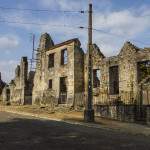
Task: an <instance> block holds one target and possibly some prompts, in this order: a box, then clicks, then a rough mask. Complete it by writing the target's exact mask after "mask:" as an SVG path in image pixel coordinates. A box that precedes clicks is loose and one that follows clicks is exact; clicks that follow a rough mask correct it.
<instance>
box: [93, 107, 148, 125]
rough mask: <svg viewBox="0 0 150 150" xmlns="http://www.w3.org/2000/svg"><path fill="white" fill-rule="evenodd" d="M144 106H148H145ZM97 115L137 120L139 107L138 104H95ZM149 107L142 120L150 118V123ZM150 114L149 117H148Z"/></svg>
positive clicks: (122, 119) (129, 120)
mask: <svg viewBox="0 0 150 150" xmlns="http://www.w3.org/2000/svg"><path fill="white" fill-rule="evenodd" d="M143 107H144V108H145V107H146V106H143ZM94 108H95V115H96V116H99V117H103V118H108V119H114V120H120V121H125V122H136V121H137V118H136V117H137V107H136V105H112V106H110V105H95V106H94ZM146 108H147V112H146V113H147V115H146V114H145V112H144V113H143V114H144V115H143V116H141V117H142V118H141V120H142V121H143V120H146V117H147V120H149V123H150V107H146ZM148 116H149V117H148ZM138 117H139V116H138Z"/></svg>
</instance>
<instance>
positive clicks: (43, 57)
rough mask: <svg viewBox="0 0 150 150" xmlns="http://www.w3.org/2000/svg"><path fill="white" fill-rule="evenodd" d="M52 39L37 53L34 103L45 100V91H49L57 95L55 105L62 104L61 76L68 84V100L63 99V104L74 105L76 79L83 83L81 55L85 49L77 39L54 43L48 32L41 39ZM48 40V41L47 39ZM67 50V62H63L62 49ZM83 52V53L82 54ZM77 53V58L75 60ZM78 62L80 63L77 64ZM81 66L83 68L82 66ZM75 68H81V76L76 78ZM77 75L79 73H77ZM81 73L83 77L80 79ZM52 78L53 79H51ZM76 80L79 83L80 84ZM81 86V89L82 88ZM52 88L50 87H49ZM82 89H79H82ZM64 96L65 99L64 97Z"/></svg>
mask: <svg viewBox="0 0 150 150" xmlns="http://www.w3.org/2000/svg"><path fill="white" fill-rule="evenodd" d="M43 38H44V39H50V41H49V42H50V43H51V44H50V43H49V44H48V45H49V48H47V49H45V47H48V46H45V47H42V48H41V46H39V48H38V54H37V60H38V62H37V67H36V73H35V78H34V88H33V104H36V103H37V102H38V103H40V102H41V101H43V98H44V95H46V94H45V91H48V93H54V95H55V105H58V104H62V101H61V99H62V98H63V93H62V92H61V88H62V86H61V85H60V84H61V82H60V80H61V78H66V79H65V84H66V88H67V89H66V92H67V95H65V93H64V98H65V97H66V101H63V104H66V105H68V106H73V105H74V95H75V82H76V81H75V80H80V81H81V83H83V82H82V81H83V74H84V72H83V65H84V64H81V63H80V62H81V61H83V59H82V60H80V58H81V57H83V51H81V48H80V42H79V41H78V40H77V39H73V40H68V41H66V42H63V43H60V44H56V45H53V43H54V42H53V41H52V39H51V38H50V36H49V35H48V34H43V35H42V36H41V39H40V42H41V41H46V40H44V39H43ZM47 42H48V41H47ZM39 45H47V44H46V43H45V44H41V43H40V44H39ZM63 50H67V63H65V64H62V63H63V62H62V61H61V60H62V54H63V53H62V51H63ZM75 51H76V52H75ZM80 53H81V54H80ZM50 54H51V56H52V55H53V56H54V66H53V63H52V64H51V65H50V66H49V58H52V57H49V56H50ZM75 55H76V59H77V60H75ZM77 63H79V64H78V65H77ZM80 66H81V68H80ZM75 67H77V68H75ZM75 69H77V70H79V76H78V77H79V78H75V74H76V71H75ZM81 71H82V72H81ZM76 75H77V74H76ZM80 75H81V78H82V79H80ZM50 80H51V81H50ZM49 82H51V87H49ZM81 83H78V82H76V86H78V85H77V84H80V85H81ZM78 87H79V86H78ZM82 87H83V84H82ZM82 87H81V89H82ZM49 88H50V89H49ZM81 89H78V90H80V92H81V91H83V90H81ZM64 98H63V99H64Z"/></svg>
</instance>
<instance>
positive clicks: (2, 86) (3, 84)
mask: <svg viewBox="0 0 150 150" xmlns="http://www.w3.org/2000/svg"><path fill="white" fill-rule="evenodd" d="M5 85H6V83H5V82H4V81H3V80H2V78H1V72H0V95H1V94H2V91H3V88H4V87H5Z"/></svg>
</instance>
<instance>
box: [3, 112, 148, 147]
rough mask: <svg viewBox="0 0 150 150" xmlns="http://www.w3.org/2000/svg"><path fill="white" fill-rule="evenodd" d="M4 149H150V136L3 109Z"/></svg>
mask: <svg viewBox="0 0 150 150" xmlns="http://www.w3.org/2000/svg"><path fill="white" fill-rule="evenodd" d="M0 150H150V136H144V135H131V134H125V133H124V134H123V133H122V132H120V131H119V130H118V131H117V130H116V131H114V130H107V129H96V128H89V127H85V126H80V125H72V124H68V123H64V122H57V121H49V120H42V119H37V118H34V117H25V116H22V115H16V114H11V113H6V112H0Z"/></svg>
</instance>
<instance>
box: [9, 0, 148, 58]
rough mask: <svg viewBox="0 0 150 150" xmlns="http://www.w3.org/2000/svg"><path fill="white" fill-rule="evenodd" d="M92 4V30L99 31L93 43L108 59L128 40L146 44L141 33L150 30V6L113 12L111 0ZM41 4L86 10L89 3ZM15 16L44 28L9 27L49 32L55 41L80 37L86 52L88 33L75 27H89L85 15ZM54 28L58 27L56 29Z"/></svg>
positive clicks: (43, 0) (61, 0)
mask: <svg viewBox="0 0 150 150" xmlns="http://www.w3.org/2000/svg"><path fill="white" fill-rule="evenodd" d="M93 3H94V9H95V10H94V18H93V21H94V25H93V27H94V28H96V29H98V30H99V31H94V33H93V42H94V43H96V44H97V45H98V46H100V48H101V50H102V52H103V53H104V54H105V55H106V56H110V55H116V54H117V53H118V51H119V50H120V48H121V47H122V45H123V43H124V42H125V41H127V40H131V42H132V41H134V40H135V39H138V40H139V39H142V41H143V37H141V34H143V33H144V32H146V31H148V29H149V28H150V19H149V17H148V16H147V17H144V15H148V14H150V11H149V10H150V9H149V7H148V6H143V5H142V6H140V7H139V8H138V9H137V8H132V9H130V8H126V9H125V8H124V9H122V10H119V11H118V10H115V9H112V1H111V0H100V3H101V5H98V2H97V0H93ZM38 4H39V5H40V6H41V9H45V8H46V9H50V10H81V9H82V10H86V9H87V6H88V5H87V4H88V1H85V0H76V1H74V0H69V1H68V0H39V1H38ZM101 6H104V7H101ZM8 16H11V17H12V14H8ZM16 16H18V18H17V20H19V22H30V23H33V22H34V23H37V24H45V25H43V26H38V25H37V26H36V25H31V24H15V25H14V24H11V25H10V26H16V27H19V28H22V29H26V30H28V32H38V33H41V32H49V33H50V34H51V35H52V37H54V40H56V42H61V41H64V40H68V39H70V38H74V37H78V38H79V39H80V40H81V43H82V46H83V48H84V50H85V51H86V48H87V46H86V45H87V30H80V29H77V28H74V27H75V26H87V22H88V20H87V18H88V17H87V15H86V14H77V13H72V14H63V13H62V14H59V13H52V14H51V13H49V14H45V15H44V14H42V15H41V14H40V15H29V14H28V15H27V14H26V13H24V12H21V13H20V14H15V13H14V14H13V17H14V18H15V17H16ZM140 16H141V17H140ZM142 16H143V17H142ZM52 25H56V26H57V25H58V26H57V27H53V26H52ZM59 25H60V26H59ZM63 25H67V26H72V27H73V28H70V27H61V26H63ZM133 39H134V40H133ZM139 41H140V40H139ZM136 44H137V43H136ZM145 46H147V45H145Z"/></svg>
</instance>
